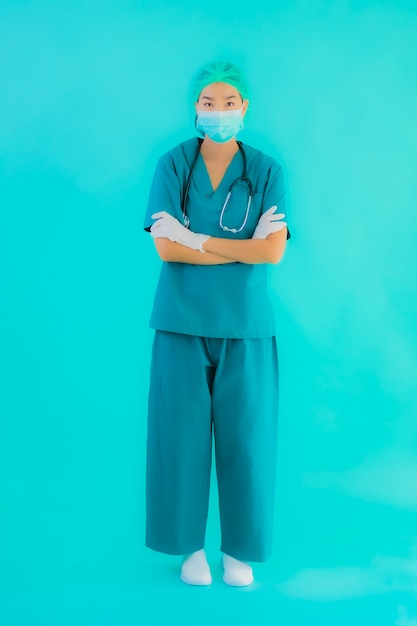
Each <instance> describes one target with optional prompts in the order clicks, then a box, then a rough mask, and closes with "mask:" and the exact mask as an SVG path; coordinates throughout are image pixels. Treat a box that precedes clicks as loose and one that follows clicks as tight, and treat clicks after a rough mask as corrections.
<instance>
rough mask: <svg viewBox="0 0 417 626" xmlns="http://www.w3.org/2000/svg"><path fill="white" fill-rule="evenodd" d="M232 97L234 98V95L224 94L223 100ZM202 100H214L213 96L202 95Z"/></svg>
mask: <svg viewBox="0 0 417 626" xmlns="http://www.w3.org/2000/svg"><path fill="white" fill-rule="evenodd" d="M232 98H236V96H225V97H224V98H223V100H231V99H232ZM201 99H202V100H215V98H210V96H203V97H202V98H201Z"/></svg>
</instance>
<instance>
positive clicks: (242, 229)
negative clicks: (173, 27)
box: [144, 62, 290, 586]
mask: <svg viewBox="0 0 417 626" xmlns="http://www.w3.org/2000/svg"><path fill="white" fill-rule="evenodd" d="M194 92H195V109H196V115H197V117H196V128H197V129H198V131H199V132H200V133H201V134H202V135H203V137H204V139H200V138H193V139H190V140H188V141H185V142H183V143H181V144H179V145H178V146H176V147H175V148H173V149H172V150H170V151H169V152H167V153H166V154H164V155H163V156H162V157H161V158H160V159H159V161H158V164H157V168H156V172H155V175H154V179H153V183H152V186H151V191H150V196H149V202H148V208H147V212H146V217H145V224H144V226H145V229H146V230H148V231H150V233H151V235H152V237H153V238H154V242H155V246H156V249H157V252H158V254H159V256H160V258H161V259H162V261H163V263H162V268H161V274H160V278H159V282H158V286H157V290H156V294H155V301H154V306H153V311H152V315H151V320H150V326H151V328H154V329H155V337H154V342H153V348H152V366H151V381H150V391H149V415H148V444H147V446H148V447H147V483H146V486H147V521H146V524H147V525H146V545H147V546H148V547H149V548H152V549H153V550H157V551H160V552H164V553H167V554H181V555H183V563H182V568H181V579H182V580H183V581H184V582H186V583H188V584H192V585H209V584H211V582H212V577H211V572H210V568H209V565H208V563H207V559H206V555H205V552H204V541H205V530H206V522H207V513H208V501H209V481H210V469H211V458H212V434H213V433H214V442H215V456H216V471H217V480H218V488H219V509H220V521H221V534H222V543H221V551H222V552H223V556H222V565H223V567H224V576H223V580H224V581H225V582H226V583H227V584H229V585H235V586H245V585H249V584H251V583H252V582H253V571H252V567H251V565H250V564H249V562H250V561H255V562H256V561H258V562H260V561H265V560H266V559H267V558H268V557H269V556H270V552H271V545H272V536H273V532H272V530H273V509H274V490H275V469H276V444H277V418H278V362H277V348H276V338H275V321H274V314H273V310H272V305H271V301H270V298H269V294H268V270H269V266H270V264H276V263H278V262H279V261H280V260H281V258H282V256H283V253H284V249H285V245H286V239H287V238H289V237H290V235H289V231H288V230H287V225H286V222H283V221H282V218H283V217H284V213H283V212H282V210H283V207H284V185H283V177H282V169H281V166H280V165H279V164H278V163H277V162H276V161H275V160H274V159H272V158H271V157H269V156H267V155H265V154H263V153H262V152H260V151H259V150H256V149H254V148H252V147H250V146H248V145H246V144H242V143H241V142H237V140H236V138H235V137H236V134H237V133H238V131H239V130H240V129H241V128H242V127H243V118H244V116H245V114H246V112H247V109H248V105H249V100H248V88H247V85H246V81H245V79H244V77H243V75H242V73H241V71H240V70H239V68H237V67H236V66H235V65H233V64H231V63H223V62H221V63H211V64H209V65H208V66H206V67H205V68H204V69H203V70H202V71H201V72H200V73H199V75H198V76H197V78H196V80H195V83H194ZM277 209H278V211H279V212H277Z"/></svg>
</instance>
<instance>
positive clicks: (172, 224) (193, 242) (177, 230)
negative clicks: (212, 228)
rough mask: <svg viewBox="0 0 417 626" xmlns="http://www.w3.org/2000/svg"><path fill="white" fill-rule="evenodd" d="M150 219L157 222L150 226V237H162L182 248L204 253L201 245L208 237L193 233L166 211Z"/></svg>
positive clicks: (155, 214)
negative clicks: (178, 244)
mask: <svg viewBox="0 0 417 626" xmlns="http://www.w3.org/2000/svg"><path fill="white" fill-rule="evenodd" d="M151 217H152V219H156V220H157V221H156V222H155V223H154V224H152V226H151V236H152V237H164V238H165V239H169V240H170V241H176V242H177V243H180V244H182V245H183V246H187V248H192V249H193V250H200V252H205V250H203V248H202V245H203V243H204V242H205V241H207V239H210V235H202V234H200V233H193V232H192V231H191V230H189V229H188V228H185V226H183V225H182V224H180V223H179V221H178V220H177V219H176V218H175V217H173V216H172V215H170V214H169V213H167V212H166V211H159V212H158V213H154V214H153V215H152V216H151Z"/></svg>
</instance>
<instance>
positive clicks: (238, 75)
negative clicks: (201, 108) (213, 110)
mask: <svg viewBox="0 0 417 626" xmlns="http://www.w3.org/2000/svg"><path fill="white" fill-rule="evenodd" d="M212 83H228V84H229V85H233V87H236V89H237V90H238V92H239V93H240V95H241V96H242V98H243V99H244V100H246V99H249V88H248V85H247V83H246V79H245V77H244V75H243V73H242V70H241V69H240V68H239V67H237V66H236V65H234V64H233V63H228V62H227V61H217V62H215V63H209V64H208V65H205V66H204V67H203V68H202V70H200V72H199V73H198V74H197V76H196V78H195V80H194V85H193V94H194V102H197V101H198V98H199V97H200V93H201V92H202V90H203V89H204V88H205V87H207V85H211V84H212Z"/></svg>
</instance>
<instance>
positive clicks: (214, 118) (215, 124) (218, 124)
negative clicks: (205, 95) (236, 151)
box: [196, 109, 243, 143]
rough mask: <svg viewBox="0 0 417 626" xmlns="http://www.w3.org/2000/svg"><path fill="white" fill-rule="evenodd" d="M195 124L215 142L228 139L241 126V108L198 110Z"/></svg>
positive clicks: (231, 137) (223, 141) (222, 141)
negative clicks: (231, 109)
mask: <svg viewBox="0 0 417 626" xmlns="http://www.w3.org/2000/svg"><path fill="white" fill-rule="evenodd" d="M196 126H197V128H198V130H200V131H201V132H202V133H203V134H204V135H208V136H209V137H210V139H211V140H212V141H215V142H216V143H225V142H226V141H230V139H233V137H234V136H235V135H236V134H237V133H238V132H239V131H240V130H241V129H242V128H243V117H242V109H234V110H233V111H198V113H197V122H196Z"/></svg>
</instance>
